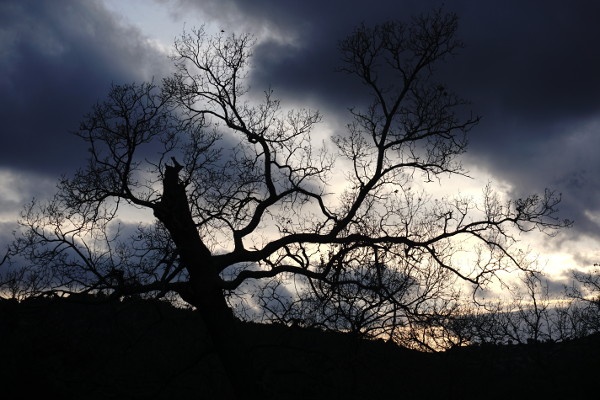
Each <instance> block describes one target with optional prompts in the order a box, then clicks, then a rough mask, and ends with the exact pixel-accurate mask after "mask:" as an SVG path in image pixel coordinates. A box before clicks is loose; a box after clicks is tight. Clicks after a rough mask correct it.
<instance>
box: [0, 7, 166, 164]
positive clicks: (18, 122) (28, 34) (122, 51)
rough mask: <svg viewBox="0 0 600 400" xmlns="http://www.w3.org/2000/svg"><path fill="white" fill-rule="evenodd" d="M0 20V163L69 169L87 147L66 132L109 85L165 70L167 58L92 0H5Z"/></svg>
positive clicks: (142, 78) (99, 97)
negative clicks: (0, 135) (0, 31)
mask: <svg viewBox="0 0 600 400" xmlns="http://www.w3.org/2000/svg"><path fill="white" fill-rule="evenodd" d="M0 26H2V28H1V29H2V37H4V38H5V39H4V40H3V41H2V55H3V57H2V58H3V61H2V62H0V76H1V77H2V78H1V80H0V93H2V95H1V96H0V120H2V121H3V126H2V128H1V129H2V138H3V139H2V140H3V145H2V146H0V167H5V168H7V167H11V168H17V169H20V170H29V171H37V172H39V173H44V174H49V175H52V176H56V175H57V174H60V173H67V172H70V170H71V169H72V168H73V166H77V165H81V162H82V160H83V157H84V155H85V148H84V147H83V144H82V143H81V141H79V140H77V139H75V138H74V137H73V136H72V135H70V133H69V132H71V131H73V130H75V129H77V128H78V123H79V121H80V119H81V117H82V116H83V114H85V113H86V112H88V111H89V109H90V106H91V105H92V104H93V103H94V102H96V101H97V100H98V99H102V98H104V97H105V95H106V93H107V90H108V87H109V86H110V84H111V83H123V82H131V81H139V80H147V79H149V78H151V77H152V75H153V74H160V73H161V72H162V71H163V70H164V67H163V60H164V59H165V58H166V57H164V56H163V55H160V54H158V53H157V52H156V51H155V50H154V49H153V48H152V47H151V46H150V45H148V44H147V42H146V41H145V38H143V37H142V36H141V35H140V34H139V33H138V32H137V31H135V30H133V29H131V28H128V27H126V26H123V25H122V24H120V23H119V22H118V21H117V20H115V18H114V16H112V15H111V14H110V13H108V12H107V11H106V10H105V9H104V8H103V6H102V4H101V3H100V2H98V1H86V2H80V1H72V0H56V1H52V2H48V1H43V2H40V1H31V0H26V1H4V2H2V3H1V4H0Z"/></svg>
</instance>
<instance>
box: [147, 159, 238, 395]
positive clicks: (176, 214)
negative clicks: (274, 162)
mask: <svg viewBox="0 0 600 400" xmlns="http://www.w3.org/2000/svg"><path fill="white" fill-rule="evenodd" d="M181 168H182V167H181V166H180V165H178V164H175V166H173V167H172V166H169V165H167V166H166V170H165V176H164V180H163V195H162V198H161V201H160V202H159V203H157V204H156V206H155V207H154V215H155V216H156V217H157V218H158V219H159V220H160V221H161V222H162V223H163V224H164V225H165V227H166V229H167V230H168V231H169V233H170V235H171V238H172V239H173V242H174V243H175V246H176V247H177V250H178V252H179V257H180V262H181V263H182V265H184V266H185V268H186V269H187V271H188V272H189V276H190V280H189V282H188V285H187V289H188V290H187V291H186V292H185V293H180V295H181V297H182V298H183V300H185V301H186V302H188V303H190V304H191V305H193V306H194V307H196V309H197V311H198V312H199V313H200V315H201V317H202V319H203V320H204V323H205V325H206V328H207V331H208V334H209V335H210V337H211V340H212V342H213V346H214V348H215V351H216V352H217V353H218V355H219V356H220V358H221V361H222V362H223V367H224V369H225V372H226V373H227V374H228V377H229V379H230V381H231V384H232V386H233V387H234V389H235V386H237V385H236V379H235V375H236V374H231V371H232V369H233V368H232V367H233V366H234V364H235V360H234V359H233V357H234V355H235V350H234V347H235V343H236V342H237V341H236V340H235V323H234V318H233V313H232V312H231V309H230V308H229V306H228V305H227V302H226V300H225V296H224V294H223V289H222V288H221V279H220V277H219V272H218V270H217V269H216V268H215V267H214V266H213V264H212V255H211V253H210V250H209V249H208V248H207V247H206V245H205V244H204V243H203V242H202V239H201V238H200V235H199V233H198V230H197V228H196V224H195V222H194V219H193V218H192V214H191V211H190V206H189V204H188V199H187V195H186V192H185V187H184V185H183V183H181V182H180V181H179V177H178V175H179V171H180V170H181ZM224 398H233V397H230V396H224Z"/></svg>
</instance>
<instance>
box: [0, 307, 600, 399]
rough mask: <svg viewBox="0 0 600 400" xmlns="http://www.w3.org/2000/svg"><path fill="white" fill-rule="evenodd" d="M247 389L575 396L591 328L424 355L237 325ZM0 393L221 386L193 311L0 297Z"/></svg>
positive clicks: (591, 378)
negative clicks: (557, 337) (551, 338)
mask: <svg viewBox="0 0 600 400" xmlns="http://www.w3.org/2000/svg"><path fill="white" fill-rule="evenodd" d="M239 332H240V338H242V339H241V340H242V341H243V343H240V346H238V348H241V349H242V351H240V352H239V362H237V364H236V365H234V366H233V367H232V370H234V371H235V372H236V375H237V376H239V377H243V378H238V379H243V383H242V385H241V386H243V387H246V388H247V391H246V393H248V398H252V397H253V396H252V395H251V393H252V394H254V396H256V395H260V398H261V399H413V398H416V399H421V398H447V399H448V398H456V399H459V398H486V399H488V398H530V399H533V398H538V396H541V395H543V396H544V398H548V399H549V398H557V397H562V398H579V397H580V396H583V393H584V390H585V389H589V388H590V387H594V384H595V382H596V381H595V378H596V377H597V376H598V372H599V371H600V368H598V360H600V357H599V356H600V338H598V337H588V338H585V339H582V340H579V341H576V342H570V343H560V344H531V345H527V346H492V345H490V346H479V347H469V348H459V349H455V350H452V351H449V352H446V353H439V354H425V353H419V352H416V351H411V350H407V349H404V348H400V347H398V346H395V345H392V344H389V343H385V342H383V341H364V340H358V339H356V338H354V337H352V336H350V335H346V334H340V333H331V332H321V331H319V330H314V329H302V328H289V327H285V326H279V325H259V324H249V323H240V324H239ZM0 341H1V343H2V346H1V347H0V360H1V362H0V380H1V384H0V388H1V390H2V394H3V396H2V397H3V398H31V397H32V396H34V395H36V394H44V395H46V396H49V397H48V398H59V397H60V398H62V399H69V398H77V399H138V398H139V399H150V398H165V399H167V398H169V399H172V398H201V399H211V398H219V397H220V396H219V394H220V393H223V392H224V391H226V390H227V388H228V387H229V383H228V381H227V379H226V378H225V374H224V373H223V366H222V365H221V363H220V360H219V358H218V357H217V356H216V354H215V353H214V352H212V351H211V346H210V343H209V342H208V341H207V340H206V335H205V332H204V329H203V326H202V323H201V321H200V320H199V318H198V317H197V316H196V314H195V313H193V312H190V311H186V310H180V309H176V308H173V307H171V306H170V305H168V304H165V303H161V302H151V301H126V302H106V301H103V299H94V298H87V297H86V298H80V299H79V301H76V300H70V301H69V300H57V299H37V300H28V301H25V302H23V303H20V304H18V303H16V302H10V301H4V300H3V301H0Z"/></svg>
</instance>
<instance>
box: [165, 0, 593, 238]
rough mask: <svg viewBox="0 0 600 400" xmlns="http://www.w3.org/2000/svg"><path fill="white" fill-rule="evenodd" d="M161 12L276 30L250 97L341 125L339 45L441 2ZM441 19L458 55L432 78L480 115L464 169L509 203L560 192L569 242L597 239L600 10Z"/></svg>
mask: <svg viewBox="0 0 600 400" xmlns="http://www.w3.org/2000/svg"><path fill="white" fill-rule="evenodd" d="M164 2H165V3H166V4H169V5H170V6H171V7H174V6H179V7H180V8H179V13H180V14H183V10H185V12H189V11H197V12H198V15H199V18H202V16H203V17H204V18H206V19H207V20H209V21H211V22H212V23H213V24H220V25H221V26H222V27H223V28H224V29H227V30H235V31H240V30H245V31H250V32H258V33H259V34H260V33H261V32H262V33H264V32H274V33H275V34H274V37H273V39H272V40H266V41H263V42H261V43H260V45H259V46H258V47H257V48H256V51H255V59H254V63H255V65H254V70H253V72H252V76H251V77H252V85H253V87H255V88H265V87H268V86H272V87H273V88H274V89H275V90H276V93H279V94H280V95H283V96H284V97H287V95H288V94H289V95H293V96H295V97H296V98H299V99H300V101H305V100H306V101H307V104H306V105H307V106H313V107H314V106H315V105H316V106H318V107H320V108H321V109H323V111H324V112H325V113H326V115H327V113H328V112H329V113H339V115H340V116H342V115H347V114H344V113H346V111H345V110H346V109H347V108H348V107H351V106H355V105H357V103H358V100H355V99H356V93H357V87H356V85H354V82H352V81H349V80H348V79H347V78H348V77H346V76H344V75H343V74H339V73H337V74H336V73H333V70H334V68H335V67H336V66H338V65H339V62H338V60H339V56H338V53H337V49H336V46H337V43H338V40H339V39H342V38H343V37H344V36H345V35H347V34H348V33H350V32H351V31H352V29H353V28H354V27H355V26H356V25H357V24H359V23H360V22H365V23H366V24H374V23H379V22H383V21H386V20H389V19H400V20H406V19H407V18H409V17H410V16H411V15H414V14H417V13H420V12H426V11H427V10H430V9H431V8H432V7H435V6H438V5H439V4H441V2H437V1H396V2H390V1H380V2H378V1H369V2H365V1H362V0H360V1H359V0H347V1H343V2H342V1H331V2H324V1H317V0H306V1H302V2H298V1H268V0H261V1H252V2H248V1H243V0H227V1H223V0H206V1H194V0H173V1H168V0H164ZM444 9H446V10H448V11H453V12H456V13H457V14H458V15H459V17H460V26H459V38H460V39H462V40H463V41H464V43H465V48H464V49H462V50H461V51H460V52H459V55H458V56H457V57H455V58H453V59H451V60H450V61H449V62H448V63H447V64H445V65H443V66H441V67H440V69H439V71H438V72H439V76H438V78H439V79H440V80H441V81H444V82H447V83H448V86H449V87H451V88H452V89H453V90H455V91H456V92H457V93H458V94H459V95H461V96H463V97H464V98H467V99H469V100H471V101H472V108H473V111H474V112H475V113H477V114H479V115H482V116H483V120H482V122H481V124H480V126H479V127H477V128H476V129H475V130H474V131H473V132H472V136H471V147H470V151H469V153H468V156H467V158H466V161H467V163H471V164H472V165H476V166H477V167H478V168H480V169H483V170H485V171H488V172H489V173H490V174H491V175H493V177H494V178H493V179H494V180H498V181H506V182H508V183H510V184H511V185H512V186H513V193H511V195H513V196H521V195H523V194H525V193H530V192H531V191H541V190H543V189H544V188H545V187H552V188H554V189H556V190H557V191H559V192H562V193H563V204H562V207H561V211H562V215H563V216H564V217H568V218H571V219H574V220H575V221H576V222H577V224H576V227H575V232H582V233H591V234H594V235H600V226H599V224H598V220H597V221H594V219H593V218H590V215H591V214H590V213H592V214H593V213H598V212H600V178H599V176H600V174H598V173H597V171H598V170H600V157H597V156H595V154H594V153H595V152H596V149H598V148H599V146H598V145H600V122H599V121H600V95H599V93H600V74H599V73H598V71H600V46H597V43H596V41H597V39H598V38H600V24H598V23H597V16H598V15H600V3H599V2H590V1H570V2H568V3H566V2H564V1H528V2H523V1H517V0H502V1H484V2H474V1H467V0H459V1H446V2H445V5H444ZM199 22H200V23H201V22H202V21H201V20H200V21H199ZM282 38H283V39H282ZM315 103H316V104H315ZM572 232H573V231H571V233H572Z"/></svg>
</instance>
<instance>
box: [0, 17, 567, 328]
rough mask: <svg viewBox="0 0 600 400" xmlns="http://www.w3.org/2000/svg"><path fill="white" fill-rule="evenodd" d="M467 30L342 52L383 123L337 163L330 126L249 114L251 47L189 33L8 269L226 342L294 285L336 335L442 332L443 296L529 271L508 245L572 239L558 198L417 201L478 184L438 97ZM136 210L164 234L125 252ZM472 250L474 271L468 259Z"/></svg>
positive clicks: (369, 118) (117, 112) (134, 95)
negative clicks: (447, 179)
mask: <svg viewBox="0 0 600 400" xmlns="http://www.w3.org/2000/svg"><path fill="white" fill-rule="evenodd" d="M457 26H458V19H457V17H456V16H455V15H454V14H445V13H444V12H442V11H440V10H438V11H435V12H433V13H431V14H429V15H425V16H420V17H417V18H414V19H413V20H412V21H410V22H409V23H400V22H390V23H385V24H383V25H379V26H376V27H374V28H368V27H366V26H360V27H358V28H357V29H356V30H355V31H354V32H353V33H352V34H351V35H350V36H349V37H348V38H347V39H345V40H343V41H342V42H340V51H341V54H342V62H343V64H342V67H341V70H342V71H344V72H345V73H347V74H348V75H349V76H350V77H353V78H355V79H358V80H359V81H360V82H361V83H363V84H364V86H363V87H364V89H365V98H364V99H361V102H362V101H363V100H365V99H366V100H368V101H369V105H368V106H367V107H366V108H365V109H359V108H354V109H351V121H350V123H349V124H348V131H347V132H340V133H338V134H336V135H335V136H334V137H333V143H334V144H335V150H334V151H330V152H328V151H326V150H325V147H321V146H319V145H317V144H315V140H314V129H315V126H316V125H317V124H318V123H319V121H320V120H321V115H320V114H319V112H317V111H312V110H307V109H301V110H287V109H285V108H284V107H283V106H282V105H281V104H280V102H279V100H277V99H276V98H275V97H274V94H273V92H272V91H266V92H265V93H264V97H263V98H262V100H256V99H255V97H256V96H251V94H250V93H249V89H248V87H247V86H246V84H245V78H246V75H247V73H248V71H249V67H250V59H251V49H252V46H253V39H252V37H251V36H250V35H241V36H238V35H235V34H233V35H230V36H227V35H225V34H223V33H221V34H217V35H216V36H214V37H210V36H208V35H207V34H206V33H205V32H204V30H203V29H198V30H193V31H192V32H190V33H184V34H183V36H182V37H181V38H180V39H178V40H177V41H176V43H175V52H174V55H173V61H174V63H175V66H176V71H177V72H176V73H175V74H174V75H173V76H172V77H170V78H168V79H166V80H165V81H164V83H163V85H162V88H157V87H156V86H155V85H154V84H150V83H147V84H142V85H123V86H115V87H113V88H112V90H111V91H110V94H109V96H108V99H107V100H106V101H105V102H103V103H100V104H98V105H97V106H96V107H95V108H94V109H93V110H92V112H91V113H90V114H89V115H88V116H86V117H85V119H84V121H83V123H82V124H81V128H80V130H79V132H78V136H79V137H81V138H82V139H83V140H85V141H86V142H87V143H88V145H89V151H90V155H89V162H88V164H87V166H85V167H83V168H81V169H80V170H79V171H77V172H76V173H75V174H74V176H73V177H65V178H63V179H62V180H61V181H60V184H59V188H58V194H57V195H56V197H55V198H54V199H53V200H52V201H50V202H49V203H48V204H37V203H32V204H31V205H30V206H29V207H27V208H26V209H25V211H24V213H23V215H22V218H21V224H22V225H23V227H24V228H25V231H24V234H23V236H22V237H21V238H19V239H18V240H17V241H16V242H15V244H14V246H13V248H12V250H11V254H20V255H21V256H22V257H24V258H25V259H26V260H27V262H28V263H30V264H32V265H38V266H39V267H40V268H42V269H48V270H51V271H52V273H51V274H50V275H51V276H50V278H49V281H48V282H49V287H48V288H49V289H52V290H55V291H56V290H61V291H70V292H74V291H106V292H107V293H112V294H114V295H117V296H122V295H131V294H136V293H137V294H144V293H151V294H153V295H156V296H163V295H165V294H167V293H177V294H178V295H180V296H181V298H182V299H183V300H185V301H186V302H188V303H189V304H191V305H193V306H194V307H195V308H197V309H198V311H199V312H200V313H201V315H202V316H203V318H204V320H205V321H206V323H207V326H208V327H209V331H210V332H211V333H212V334H213V337H215V339H218V338H219V337H221V336H222V332H223V331H224V327H225V326H227V325H228V324H229V321H230V320H231V311H230V307H229V305H228V302H227V297H228V295H230V294H232V293H236V292H235V291H236V290H241V289H242V288H244V285H245V284H247V283H248V282H259V283H260V282H267V283H268V282H277V279H279V278H282V277H283V278H290V277H291V278H294V279H297V286H296V287H297V289H298V291H297V293H293V292H292V300H298V299H301V300H303V302H304V304H307V300H310V299H313V300H314V302H315V303H314V304H316V305H318V306H319V307H321V309H322V310H323V313H322V314H321V316H320V317H319V318H321V321H320V322H321V323H324V324H326V323H327V321H328V320H332V319H328V318H330V317H331V318H333V319H335V318H337V319H336V321H335V322H334V323H332V326H333V327H335V328H338V329H350V330H357V331H361V332H372V333H373V334H377V333H379V332H388V334H390V336H393V335H391V333H392V332H391V331H390V329H391V330H394V329H395V327H401V326H410V323H411V321H409V320H407V319H406V318H405V319H404V320H402V318H401V315H402V316H405V317H406V316H409V315H413V316H419V317H423V318H425V317H427V318H430V317H431V315H433V314H435V313H436V312H437V311H439V309H440V308H439V304H438V305H436V297H438V296H439V295H440V294H441V293H442V292H443V291H444V290H446V286H444V285H443V283H444V282H451V281H452V279H454V278H456V279H459V280H462V281H465V282H469V283H471V284H473V285H475V286H478V285H481V284H485V283H486V282H487V281H488V280H489V279H491V278H492V277H493V276H494V275H495V274H496V273H497V272H498V271H501V270H511V269H519V268H522V267H523V265H522V263H521V255H520V253H519V252H518V251H517V249H516V247H515V246H516V243H517V240H516V238H515V236H512V233H514V232H519V231H520V232H526V231H530V230H532V229H540V230H543V231H547V232H549V233H551V232H552V231H553V230H555V229H557V228H560V227H563V226H566V225H569V222H568V221H561V220H558V219H557V218H556V217H555V213H556V206H557V204H558V203H559V201H560V199H559V197H558V196H556V195H555V194H554V193H552V192H549V191H547V192H546V193H544V194H543V195H542V196H538V195H533V196H531V197H527V198H524V199H518V200H514V201H513V200H509V201H503V200H500V199H499V197H498V196H497V195H496V194H495V193H494V192H493V191H492V190H491V189H490V188H489V187H486V189H485V190H484V191H483V195H482V200H481V201H475V200H473V199H470V198H452V199H450V198H446V199H432V198H431V196H428V195H426V194H424V193H421V192H419V191H418V190H416V189H415V188H414V184H415V182H417V181H419V180H422V181H425V182H430V181H433V180H436V179H440V178H441V177H444V176H448V175H456V174H459V175H464V174H466V171H465V170H464V169H463V167H462V166H461V164H460V162H459V161H458V159H457V157H458V156H460V155H461V154H463V153H464V152H465V151H466V147H467V140H466V134H467V132H468V131H469V130H470V129H471V128H473V127H474V126H475V125H476V124H477V123H478V121H479V118H478V117H473V116H469V115H468V114H465V110H464V106H466V105H467V103H466V102H465V101H464V100H462V99H460V98H459V97H458V96H456V95H455V94H454V93H453V92H452V91H451V90H450V89H449V88H447V87H446V86H444V85H442V84H441V83H439V82H437V81H436V80H435V67H436V66H437V65H438V64H439V63H440V62H443V61H445V60H446V59H447V58H448V57H449V56H451V55H452V54H453V53H454V52H455V50H456V49H458V48H459V47H460V46H461V43H460V41H458V40H457V39H456V37H455V36H456V30H457ZM465 115H467V116H466V117H464V116H465ZM334 159H335V160H336V162H337V163H339V164H338V165H340V166H342V167H343V170H346V171H348V172H347V173H346V174H345V175H344V178H345V183H346V185H345V189H344V190H343V191H341V192H340V193H330V192H331V191H332V187H331V185H330V182H331V181H330V180H331V179H332V176H333V174H334V172H335V171H334V170H333V166H334ZM340 178H341V177H339V176H336V177H335V179H336V181H339V180H340ZM127 207H135V208H137V209H141V210H147V211H148V215H149V216H150V214H151V215H153V216H154V218H155V220H156V225H154V226H143V225H142V226H140V227H139V228H138V231H137V232H134V233H133V234H131V235H130V236H127V235H126V234H125V232H124V230H126V229H125V228H126V227H125V226H124V224H121V229H119V228H118V226H119V225H118V221H119V217H120V216H121V215H122V212H123V211H124V210H123V209H124V208H127ZM472 248H475V249H477V252H476V255H477V257H476V258H475V259H473V260H471V261H472V262H471V263H469V264H468V265H466V264H465V263H464V260H463V259H461V258H460V257H459V255H460V254H461V253H462V252H464V251H467V250H470V249H472ZM292 288H293V286H292ZM289 290H291V289H289ZM450 298H451V297H450ZM269 304H271V305H272V303H269ZM267 305H268V304H267ZM436 310H437V311H436ZM301 316H302V317H303V318H306V315H301ZM342 321H343V322H342Z"/></svg>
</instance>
